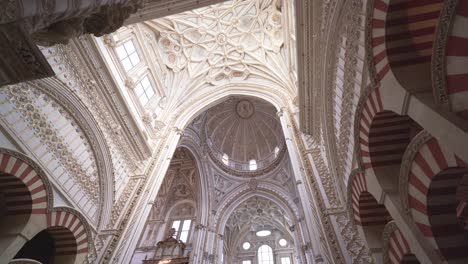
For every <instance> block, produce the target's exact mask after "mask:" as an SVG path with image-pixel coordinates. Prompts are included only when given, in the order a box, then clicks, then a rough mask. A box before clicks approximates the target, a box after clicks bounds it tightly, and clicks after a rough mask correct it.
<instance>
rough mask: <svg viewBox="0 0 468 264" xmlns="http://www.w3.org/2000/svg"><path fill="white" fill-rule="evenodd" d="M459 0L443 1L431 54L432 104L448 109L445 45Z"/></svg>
mask: <svg viewBox="0 0 468 264" xmlns="http://www.w3.org/2000/svg"><path fill="white" fill-rule="evenodd" d="M458 2H459V0H449V1H444V6H443V8H442V11H441V13H440V17H439V22H438V25H437V27H436V32H435V36H434V46H433V48H432V49H433V52H432V54H433V55H432V63H431V65H432V66H431V67H432V87H433V88H432V89H433V93H434V97H435V98H434V102H435V103H436V104H438V105H440V106H442V107H445V108H448V104H449V97H448V94H447V87H446V86H447V84H446V75H447V69H446V45H447V38H448V35H449V31H450V30H451V28H452V24H453V21H454V18H455V15H456V8H457V5H458Z"/></svg>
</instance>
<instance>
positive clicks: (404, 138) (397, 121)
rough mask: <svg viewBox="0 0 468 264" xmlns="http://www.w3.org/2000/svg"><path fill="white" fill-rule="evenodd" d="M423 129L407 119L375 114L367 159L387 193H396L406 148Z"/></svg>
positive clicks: (393, 114) (391, 114) (406, 117)
mask: <svg viewBox="0 0 468 264" xmlns="http://www.w3.org/2000/svg"><path fill="white" fill-rule="evenodd" d="M421 130H422V128H421V127H420V126H419V125H418V124H417V123H416V122H414V121H413V120H412V119H411V118H410V117H408V116H401V115H398V114H396V113H394V112H392V111H382V112H379V113H377V114H376V115H375V116H374V118H373V119H372V122H371V124H370V129H369V154H368V155H369V158H370V160H371V164H372V168H373V170H374V172H375V175H376V177H377V179H378V181H379V183H380V185H381V186H382V188H383V189H384V190H385V191H386V192H388V193H395V192H397V191H398V181H399V180H398V175H399V172H400V166H401V161H402V158H403V154H404V153H405V150H406V147H407V146H408V144H409V143H410V142H411V140H412V139H413V138H414V136H416V135H417V134H418V133H419V132H420V131H421Z"/></svg>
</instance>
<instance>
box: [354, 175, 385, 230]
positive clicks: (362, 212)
mask: <svg viewBox="0 0 468 264" xmlns="http://www.w3.org/2000/svg"><path fill="white" fill-rule="evenodd" d="M351 184H352V185H351V199H352V209H353V214H354V221H355V223H356V224H357V225H360V226H376V225H385V224H386V223H387V222H388V221H390V220H391V217H390V214H389V213H388V211H387V209H386V208H385V206H384V205H382V204H379V203H378V202H377V200H376V199H375V198H374V196H373V195H372V194H371V193H370V192H369V190H368V189H367V181H366V176H365V174H364V173H357V174H355V175H354V176H352V179H351Z"/></svg>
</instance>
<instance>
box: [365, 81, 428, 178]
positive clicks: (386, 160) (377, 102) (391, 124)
mask: <svg viewBox="0 0 468 264" xmlns="http://www.w3.org/2000/svg"><path fill="white" fill-rule="evenodd" d="M415 129H419V126H418V125H417V124H416V123H415V122H414V121H413V120H412V119H411V118H410V117H408V116H401V115H398V114H396V113H394V112H392V111H387V110H384V108H383V105H382V99H381V97H380V92H379V88H377V89H375V90H374V92H372V94H371V95H370V96H369V97H368V99H367V101H366V102H365V105H364V106H363V109H362V110H361V119H360V124H359V145H360V155H361V162H362V167H363V169H369V168H374V169H375V168H377V167H385V166H399V165H400V163H401V159H402V157H403V154H404V152H405V150H406V147H407V145H408V144H409V142H410V140H411V136H412V134H414V130H415Z"/></svg>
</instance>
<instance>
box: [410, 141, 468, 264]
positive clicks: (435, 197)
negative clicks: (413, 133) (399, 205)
mask: <svg viewBox="0 0 468 264" xmlns="http://www.w3.org/2000/svg"><path fill="white" fill-rule="evenodd" d="M466 172H467V167H466V163H465V162H463V161H462V160H460V159H459V158H457V157H456V156H455V154H454V153H453V152H451V151H450V150H448V149H447V148H444V147H443V146H442V145H440V144H439V142H438V141H437V140H436V139H435V138H431V139H429V140H428V141H427V142H426V143H425V144H423V145H422V146H421V147H420V148H419V150H418V152H417V153H416V154H415V156H414V159H413V161H412V163H411V166H410V171H409V175H408V182H407V187H406V188H407V191H408V207H409V209H410V211H411V214H412V216H413V220H414V221H415V223H416V226H417V227H418V228H419V230H420V231H421V233H422V234H423V236H424V237H426V239H427V240H428V241H429V243H430V244H431V245H432V246H433V247H434V248H436V249H438V250H439V251H440V252H441V255H442V256H444V257H445V259H446V260H447V261H448V262H449V263H450V261H455V260H456V261H462V262H463V261H466V263H468V247H467V246H468V244H467V243H466V242H465V241H464V237H463V232H462V231H463V229H462V228H461V227H460V226H459V223H458V220H457V213H456V207H457V202H456V199H455V194H456V190H457V187H458V184H459V182H460V180H461V178H462V177H463V174H465V173H466ZM438 241H444V242H441V243H438ZM460 263H461V262H460Z"/></svg>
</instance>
